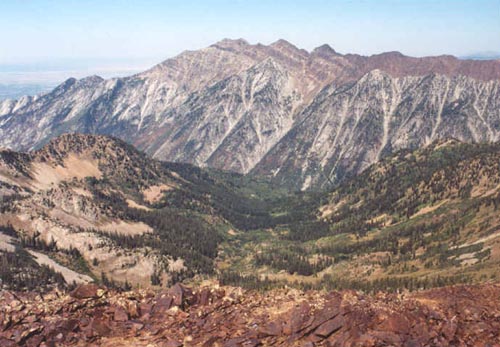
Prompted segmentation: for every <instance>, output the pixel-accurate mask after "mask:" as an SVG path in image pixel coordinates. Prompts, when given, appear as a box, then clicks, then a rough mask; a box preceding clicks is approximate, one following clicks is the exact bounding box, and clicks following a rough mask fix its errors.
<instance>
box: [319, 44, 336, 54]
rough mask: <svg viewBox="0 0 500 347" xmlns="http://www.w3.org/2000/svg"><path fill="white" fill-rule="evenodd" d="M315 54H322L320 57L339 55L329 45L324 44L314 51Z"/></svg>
mask: <svg viewBox="0 0 500 347" xmlns="http://www.w3.org/2000/svg"><path fill="white" fill-rule="evenodd" d="M313 53H316V54H320V55H333V54H338V53H337V52H336V51H335V50H334V49H333V48H332V47H331V46H330V45H329V44H326V43H325V44H324V45H321V46H319V47H316V48H315V49H314V50H313Z"/></svg>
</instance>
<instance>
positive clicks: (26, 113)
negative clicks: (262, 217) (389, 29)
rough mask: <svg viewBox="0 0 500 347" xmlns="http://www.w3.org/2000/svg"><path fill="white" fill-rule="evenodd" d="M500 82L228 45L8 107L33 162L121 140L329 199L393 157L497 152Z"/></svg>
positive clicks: (388, 61)
mask: <svg viewBox="0 0 500 347" xmlns="http://www.w3.org/2000/svg"><path fill="white" fill-rule="evenodd" d="M377 69H378V70H377ZM499 79H500V62H499V61H463V60H458V59H456V58H454V57H451V56H440V57H428V58H411V57H406V56H404V55H402V54H400V53H397V52H390V53H384V54H380V55H375V56H370V57H362V56H358V55H350V54H348V55H341V54H339V53H337V52H335V51H334V50H333V49H332V48H331V47H330V46H328V45H324V46H321V47H318V48H316V49H315V50H313V51H312V52H307V51H305V50H302V49H299V48H297V47H295V46H293V45H292V44H290V43H288V42H286V41H284V40H279V41H277V42H275V43H273V44H271V45H269V46H265V45H261V44H256V45H251V44H248V43H247V42H246V41H244V40H223V41H220V42H218V43H216V44H214V45H212V46H210V47H207V48H204V49H201V50H199V51H189V52H184V53H182V54H180V55H179V56H177V57H174V58H172V59H168V60H166V61H165V62H163V63H161V64H158V65H156V66H155V67H153V68H151V69H150V70H148V71H145V72H143V73H140V74H137V75H134V76H130V77H126V78H120V79H111V80H103V79H101V78H100V77H97V76H93V77H88V78H85V79H82V80H75V79H69V80H67V81H66V82H64V83H63V84H61V85H60V86H59V87H57V88H56V89H54V90H53V91H52V92H50V93H47V94H44V95H41V96H38V97H25V98H22V99H20V100H18V101H12V100H6V101H3V102H1V103H0V147H7V148H11V149H15V150H32V149H35V148H39V147H41V146H42V145H43V144H45V143H47V142H48V141H49V140H50V139H51V138H53V137H56V136H58V135H60V134H63V133H67V132H81V133H92V134H105V135H113V136H116V137H119V138H121V139H123V140H126V141H127V142H129V143H131V144H133V145H135V146H137V147H138V148H140V149H141V150H144V151H146V152H147V153H148V154H150V155H152V156H154V157H155V158H159V159H164V160H169V161H180V162H188V163H193V164H196V165H200V166H210V167H215V168H219V169H225V170H232V171H237V172H241V173H248V172H250V171H252V172H254V173H258V174H264V175H274V176H275V177H276V182H283V183H287V184H288V185H290V184H291V185H292V186H293V187H294V188H309V187H318V186H321V185H324V184H325V183H328V182H330V181H332V182H334V181H336V180H338V179H339V178H342V177H343V176H345V175H346V174H348V173H352V172H358V171H359V170H361V169H362V168H364V167H366V166H367V165H368V164H370V163H372V162H374V161H376V160H377V159H378V158H380V157H381V156H383V155H384V154H385V153H389V152H391V151H392V149H397V148H403V147H416V146H421V145H423V144H426V143H428V142H429V141H431V140H433V139H435V138H442V137H450V136H454V137H457V138H460V139H461V140H464V141H483V140H486V141H492V140H495V139H496V138H497V137H498V134H497V130H496V129H497V122H498V112H497V111H496V108H495V106H496V104H497V100H498V95H497V89H498V88H497V82H496V81H498V80H499ZM278 170H279V171H278ZM297 170H299V171H297Z"/></svg>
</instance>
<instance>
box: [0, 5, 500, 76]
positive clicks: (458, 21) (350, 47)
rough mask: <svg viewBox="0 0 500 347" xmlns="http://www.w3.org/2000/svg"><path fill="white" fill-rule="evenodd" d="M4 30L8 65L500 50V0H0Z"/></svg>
mask: <svg viewBox="0 0 500 347" xmlns="http://www.w3.org/2000/svg"><path fill="white" fill-rule="evenodd" d="M0 33H1V35H0V42H1V47H2V48H1V49H0V73H2V72H3V73H6V72H12V71H18V70H19V67H22V68H21V70H22V71H23V72H30V71H31V70H33V71H40V70H46V71H48V72H51V73H54V71H55V72H57V71H59V70H64V71H68V70H69V71H82V70H85V71H87V70H92V69H94V70H100V71H101V72H103V73H104V74H106V71H108V72H110V73H111V71H122V74H126V73H127V72H129V71H135V70H141V69H144V68H146V67H148V66H151V65H153V64H154V63H157V62H160V61H163V60H164V59H166V58H168V57H172V56H175V55H177V54H178V53H180V52H182V51H183V50H187V49H199V48H202V47H205V46H208V45H210V44H212V43H214V42H217V41H219V40H221V39H223V38H244V39H246V40H247V41H249V42H250V43H257V42H261V43H264V44H268V43H271V42H274V41H276V40H278V39H280V38H283V39H286V40H288V41H290V42H292V43H293V44H295V45H296V46H298V47H300V48H305V49H307V50H311V49H313V48H314V47H317V46H320V45H322V44H324V43H328V44H330V45H331V46H332V47H333V48H334V49H335V50H336V51H338V52H341V53H359V54H364V55H370V54H375V53H380V52H384V51H395V50H397V51H400V52H402V53H404V54H407V55H412V56H423V55H439V54H453V55H457V56H468V55H476V54H483V53H490V52H500V0H440V1H439V0H432V1H431V0H357V1H355V0H330V1H327V0H308V1H303V0H300V1H293V0H287V1H283V0H274V1H273V0H267V1H265V0H261V1H257V0H246V1H244V0H194V1H189V0H183V1H172V0H163V1H162V0H121V1H118V0H0ZM111 74H112V73H111ZM1 78H2V76H0V81H1Z"/></svg>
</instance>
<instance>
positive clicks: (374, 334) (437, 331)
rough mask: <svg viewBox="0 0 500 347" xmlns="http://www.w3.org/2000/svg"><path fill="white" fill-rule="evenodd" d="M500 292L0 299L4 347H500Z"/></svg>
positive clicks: (179, 292) (229, 292) (88, 288)
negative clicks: (86, 346)
mask: <svg viewBox="0 0 500 347" xmlns="http://www.w3.org/2000/svg"><path fill="white" fill-rule="evenodd" d="M499 295H500V287H499V286H498V285H495V284H484V285H478V286H456V287H445V288H441V289H433V290H428V291H423V292H416V293H406V294H399V295H398V294H377V295H364V294H361V293H359V292H354V291H344V292H331V293H320V292H312V291H310V292H300V291H296V290H274V291H272V292H267V293H255V292H248V291H242V290H241V289H238V288H231V287H223V288H219V287H204V288H198V289H196V290H193V289H191V288H188V287H185V286H183V285H180V284H177V285H175V286H174V287H172V288H170V289H169V290H167V291H162V292H151V291H150V292H148V291H135V292H126V293H116V292H113V291H110V292H107V291H106V290H104V289H102V288H98V287H97V286H95V285H83V286H81V287H79V288H77V289H76V290H75V291H74V292H72V293H71V295H70V296H68V295H64V294H61V293H57V292H53V293H50V294H46V295H44V296H43V297H42V296H40V295H39V294H26V293H25V294H20V293H14V292H7V291H5V292H3V293H1V294H0V303H1V305H0V318H1V319H0V344H1V345H2V346H54V345H57V346H83V345H93V346H132V345H133V346H161V347H167V346H169V347H174V346H175V347H181V346H224V347H230V346H245V347H257V346H303V347H306V346H307V347H311V346H496V345H498V344H499V343H500V335H499V334H500V322H499V320H498V317H499V315H500V306H499V301H498V297H499Z"/></svg>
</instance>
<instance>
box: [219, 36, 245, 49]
mask: <svg viewBox="0 0 500 347" xmlns="http://www.w3.org/2000/svg"><path fill="white" fill-rule="evenodd" d="M249 45H250V44H249V43H248V41H247V40H245V39H242V38H239V39H229V38H225V39H222V40H220V41H218V42H216V43H215V44H214V45H213V46H216V47H221V48H233V49H235V48H241V47H245V46H249Z"/></svg>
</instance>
